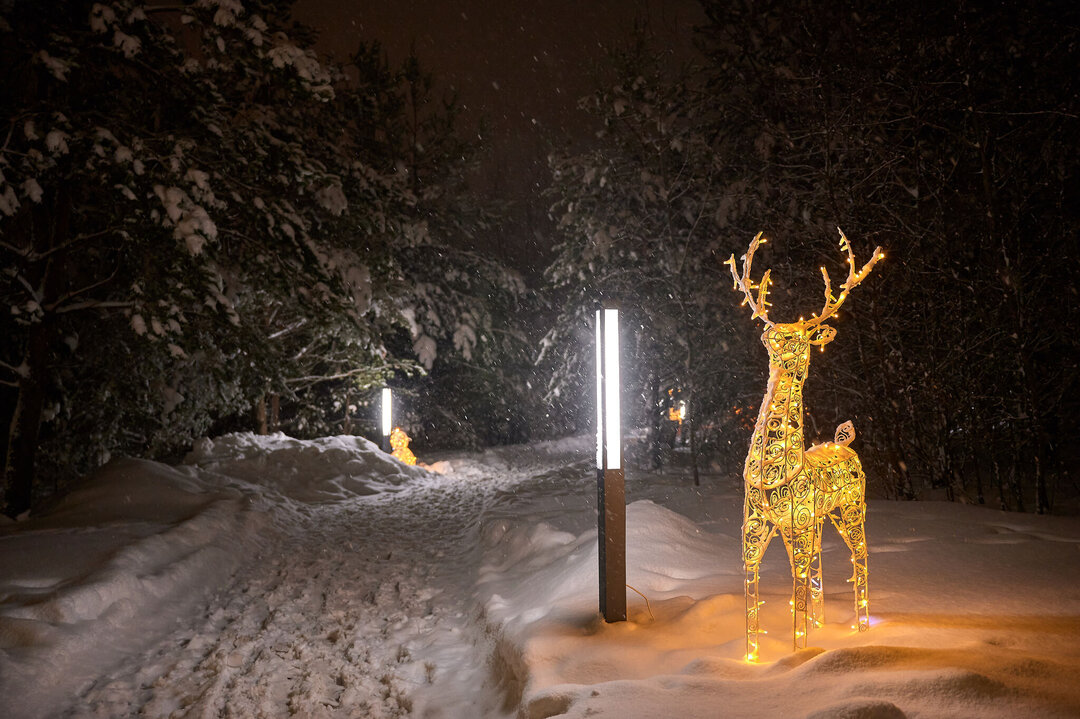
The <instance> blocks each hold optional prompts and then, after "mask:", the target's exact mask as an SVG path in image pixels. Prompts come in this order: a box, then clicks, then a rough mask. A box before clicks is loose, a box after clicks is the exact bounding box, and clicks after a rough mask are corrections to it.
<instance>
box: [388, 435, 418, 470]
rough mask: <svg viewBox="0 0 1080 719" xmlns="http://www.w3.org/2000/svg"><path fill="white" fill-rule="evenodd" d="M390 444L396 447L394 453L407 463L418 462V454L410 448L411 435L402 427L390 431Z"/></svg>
mask: <svg viewBox="0 0 1080 719" xmlns="http://www.w3.org/2000/svg"><path fill="white" fill-rule="evenodd" d="M390 446H391V447H392V448H393V449H394V452H393V455H394V457H396V458H397V459H398V460H400V461H401V462H404V463H405V464H416V455H415V454H413V453H412V450H410V449H409V435H407V434H405V430H403V429H401V427H394V430H393V431H392V432H391V433H390Z"/></svg>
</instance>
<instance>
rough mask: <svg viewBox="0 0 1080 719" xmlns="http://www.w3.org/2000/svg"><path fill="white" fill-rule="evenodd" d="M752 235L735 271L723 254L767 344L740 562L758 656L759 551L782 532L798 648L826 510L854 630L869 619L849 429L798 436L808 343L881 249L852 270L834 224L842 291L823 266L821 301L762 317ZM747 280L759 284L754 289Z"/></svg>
mask: <svg viewBox="0 0 1080 719" xmlns="http://www.w3.org/2000/svg"><path fill="white" fill-rule="evenodd" d="M761 241H762V240H761V235H758V236H757V237H755V238H754V241H753V242H752V243H751V245H750V249H749V250H748V251H747V253H746V255H744V258H743V261H744V265H743V267H744V270H743V274H742V276H741V277H740V276H739V274H738V273H737V272H736V270H735V258H734V256H732V258H731V259H730V260H728V264H730V265H731V271H732V275H733V276H734V278H735V282H736V287H737V288H740V289H742V290H743V292H744V293H745V295H746V298H747V304H749V305H750V306H751V308H752V309H753V310H754V317H755V318H761V319H762V320H763V321H764V322H765V324H766V328H765V331H764V332H763V333H762V335H761V341H762V343H763V344H764V345H765V348H766V350H767V351H768V353H769V384H768V387H767V389H766V391H765V397H764V398H763V399H762V402H761V408H760V410H759V412H758V419H757V423H756V424H755V427H754V434H753V436H752V438H751V440H750V451H749V453H748V454H747V456H746V463H745V464H744V467H743V480H744V484H745V490H746V494H745V501H744V504H743V565H744V568H745V570H746V585H745V589H746V658H747V659H748V660H750V661H756V660H757V656H758V633H759V632H760V624H759V609H760V607H761V605H762V602H761V600H760V594H759V590H758V577H759V569H760V565H761V559H762V556H763V555H764V554H765V550H766V549H767V548H768V546H769V543H770V541H771V540H772V539H773V537H774V536H776V535H777V534H779V535H780V537H781V539H782V540H783V542H784V546H785V547H786V548H787V552H788V559H789V561H790V563H791V575H792V584H793V587H792V600H791V606H792V634H793V644H794V647H795V649H800V648H803V647H805V646H806V637H807V633H808V631H809V629H810V628H811V626H821V624H822V623H823V622H824V594H823V591H822V580H821V534H822V530H823V529H824V523H825V519H826V518H828V519H829V521H830V522H831V523H832V524H833V525H834V526H835V527H836V529H837V531H838V532H839V533H840V536H841V537H842V538H843V539H844V542H845V543H846V544H847V546H848V548H849V549H850V551H851V562H852V565H853V569H854V572H853V575H852V578H851V580H850V581H852V582H853V583H854V585H855V616H856V621H857V626H858V629H859V631H865V630H867V629H869V626H870V622H869V601H868V585H867V567H866V557H867V550H866V539H865V532H864V526H863V524H864V517H865V514H866V502H865V490H866V476H865V475H864V474H863V471H862V464H861V463H860V462H859V457H858V455H857V454H856V453H855V451H854V450H852V449H851V448H850V447H848V446H847V444H848V443H849V442H850V441H851V440H852V439H853V438H854V431H853V430H852V428H851V425H850V423H845V424H843V425H841V426H840V427H839V428H837V434H836V438H835V439H836V441H835V442H825V443H822V444H817V445H814V446H813V447H810V448H809V449H806V448H805V440H804V436H803V415H804V408H803V392H802V390H803V384H804V382H805V381H806V377H807V374H808V372H809V366H810V349H811V347H812V346H818V347H824V345H825V344H826V343H828V342H830V341H831V340H832V339H833V337H834V336H835V335H836V331H835V330H834V329H833V328H832V327H830V326H828V325H825V324H823V322H824V320H825V319H827V318H828V317H831V316H833V315H834V314H835V312H836V310H837V309H838V308H839V306H840V304H842V303H843V301H844V299H846V297H847V293H848V291H850V290H851V289H852V288H853V287H855V285H857V284H858V283H859V282H861V281H862V279H863V278H864V277H865V276H866V275H867V274H869V272H870V270H871V269H872V267H873V265H874V263H875V262H877V260H879V259H880V258H881V254H880V252H881V250H880V248H878V249H877V250H875V253H874V258H873V259H871V261H870V262H868V263H867V264H866V265H865V266H864V267H863V269H862V270H861V271H859V272H856V271H855V265H854V257H853V256H852V254H851V250H850V245H848V244H847V238H846V237H844V236H843V233H841V247H843V248H845V249H846V250H847V252H848V262H849V265H850V267H849V275H848V280H847V282H845V283H844V285H843V286H842V292H841V293H840V296H839V297H838V298H837V297H833V295H832V291H831V283H830V281H829V277H828V273H827V272H826V271H825V269H824V268H822V274H823V276H824V277H825V297H826V301H825V309H824V310H823V311H822V313H821V314H820V315H815V316H814V317H812V318H811V319H810V320H800V321H799V322H794V323H790V324H779V323H774V322H772V321H770V320H769V318H768V307H769V303H768V300H767V296H768V285H769V272H766V273H765V275H764V276H763V278H762V280H761V282H760V283H754V282H753V281H752V280H751V279H750V277H749V275H750V266H751V263H752V261H753V255H754V252H755V251H756V249H757V247H758V245H759V244H760V242H761ZM753 290H758V293H757V296H756V297H755V295H754V293H753Z"/></svg>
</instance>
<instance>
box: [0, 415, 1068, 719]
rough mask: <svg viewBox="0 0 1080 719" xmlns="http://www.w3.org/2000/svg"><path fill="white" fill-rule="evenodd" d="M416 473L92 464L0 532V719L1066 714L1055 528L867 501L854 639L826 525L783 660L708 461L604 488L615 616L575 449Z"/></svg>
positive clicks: (979, 512)
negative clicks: (616, 511)
mask: <svg viewBox="0 0 1080 719" xmlns="http://www.w3.org/2000/svg"><path fill="white" fill-rule="evenodd" d="M422 459H424V458H422ZM427 459H431V458H427ZM440 459H441V460H442V461H440V462H439V463H438V464H437V467H438V469H439V471H438V472H432V471H428V470H427V469H424V468H423V467H407V466H405V465H402V464H401V463H399V462H397V461H396V460H393V459H392V458H390V457H388V456H387V455H385V454H383V453H382V452H380V451H379V450H378V449H377V448H376V447H375V446H374V445H372V444H371V443H370V442H367V441H366V440H363V439H359V438H355V437H329V438H323V439H319V440H313V441H301V440H296V439H292V438H289V437H286V436H284V435H280V434H279V435H272V436H269V437H257V436H254V435H250V434H237V435H229V436H226V437H222V438H218V439H215V440H200V441H199V442H198V443H196V445H195V447H194V448H193V449H192V452H191V453H190V454H189V455H188V457H187V458H186V460H185V462H184V463H182V464H180V465H178V466H175V467H170V466H166V465H163V464H159V463H155V462H148V461H141V460H122V461H118V462H114V463H112V464H110V465H109V466H107V467H106V468H104V469H103V470H102V471H101V472H99V473H98V474H97V475H95V476H94V477H92V478H90V479H88V480H87V481H85V482H83V483H81V484H80V485H79V486H78V487H77V488H76V489H75V490H74V491H72V492H71V493H69V494H68V495H67V496H66V497H64V499H63V500H61V501H59V502H57V503H55V504H54V505H53V506H51V507H49V508H48V509H47V510H45V511H43V512H42V513H41V514H40V515H39V516H35V517H34V518H32V519H30V520H28V521H25V522H21V523H18V524H9V525H5V526H3V527H0V697H2V698H0V702H2V704H0V710H2V713H3V714H4V715H5V716H9V717H16V718H19V719H21V718H33V717H45V716H54V715H58V714H63V715H65V716H71V717H102V716H127V715H141V716H146V717H186V716H191V717H195V716H243V717H280V716H292V715H296V716H311V717H324V716H325V717H334V716H342V717H357V716H363V717H399V716H420V717H432V718H434V717H442V718H444V719H456V718H461V719H466V718H475V717H511V716H521V717H530V718H537V717H554V716H561V717H584V716H590V717H604V716H607V717H620V719H622V718H625V717H654V716H674V715H677V716H680V717H715V716H718V715H723V716H730V717H769V716H791V717H807V718H808V719H824V718H826V717H830V718H834V719H835V718H860V719H899V718H900V717H942V716H949V717H980V718H984V717H989V718H991V719H994V718H1001V719H1004V718H1005V717H1019V716H1040V717H1074V716H1080V686H1078V685H1077V683H1076V682H1075V676H1076V675H1077V672H1078V671H1080V648H1078V646H1077V643H1078V639H1080V592H1078V591H1077V590H1078V587H1080V520H1078V519H1077V518H1072V517H1036V516H1030V515H1016V514H1007V513H1002V512H997V511H992V510H988V509H984V508H977V507H968V506H962V505H956V504H945V503H893V502H871V504H870V510H869V513H868V530H867V532H868V537H869V543H870V550H871V558H870V601H871V611H872V623H873V626H872V628H871V630H870V631H869V632H867V633H863V634H859V633H857V632H853V631H852V630H851V620H852V617H853V607H852V596H851V591H850V586H849V585H848V584H847V583H846V582H845V580H846V579H847V577H848V575H849V574H850V564H849V563H848V558H847V553H846V549H845V548H844V547H843V545H842V543H841V542H840V540H839V537H837V536H836V535H835V534H832V533H829V534H827V535H826V542H825V545H824V569H825V590H826V597H827V601H826V620H827V621H826V625H825V626H824V628H822V629H821V630H818V631H815V632H813V633H812V634H811V637H810V641H811V648H808V649H806V650H803V651H800V652H797V653H792V652H791V639H790V632H791V620H790V613H789V611H788V606H787V602H788V599H789V597H790V581H791V580H790V577H789V575H788V568H787V562H786V557H785V556H784V552H783V548H782V545H777V546H775V547H773V548H772V549H771V550H770V551H769V553H768V554H767V555H766V557H765V561H764V565H763V573H762V591H763V596H764V599H765V600H766V605H765V607H764V608H763V615H762V622H763V627H764V628H765V629H766V630H768V631H769V634H768V635H766V636H765V637H764V638H763V639H764V641H763V643H762V647H761V656H762V659H763V660H764V661H762V662H761V663H760V664H748V663H746V662H744V661H742V656H743V652H744V634H743V615H744V606H743V593H742V582H743V576H742V569H741V565H740V560H739V557H740V545H739V536H740V534H739V524H740V522H741V506H742V505H741V484H740V483H739V482H740V478H739V477H738V475H737V474H735V475H732V476H730V477H720V476H713V477H707V478H706V481H705V484H704V486H703V487H700V488H695V487H692V486H690V483H689V481H688V480H687V478H686V477H683V476H681V475H679V474H668V475H653V474H644V473H635V472H633V471H631V472H630V473H629V474H628V480H627V493H628V497H629V498H630V504H629V506H628V510H627V515H628V516H627V543H628V546H627V559H628V572H627V581H628V584H629V585H630V587H631V588H629V589H628V600H629V612H630V617H629V621H627V622H623V623H618V624H605V623H604V622H603V621H602V620H601V619H600V618H599V616H598V614H597V609H596V603H597V600H596V593H597V590H596V572H597V569H596V567H597V556H596V529H595V501H596V498H595V485H594V482H595V475H594V473H593V470H592V469H591V465H590V448H589V438H580V439H573V440H566V441H561V442H555V443H542V444H538V445H531V446H527V447H514V448H503V449H499V450H490V451H487V452H484V453H479V454H464V453H458V454H455V455H447V456H443V457H441V458H440Z"/></svg>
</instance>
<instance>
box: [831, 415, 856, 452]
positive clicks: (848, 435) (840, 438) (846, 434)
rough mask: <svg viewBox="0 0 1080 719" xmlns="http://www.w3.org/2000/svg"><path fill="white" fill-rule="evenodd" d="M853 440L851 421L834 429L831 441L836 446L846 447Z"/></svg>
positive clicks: (853, 430)
mask: <svg viewBox="0 0 1080 719" xmlns="http://www.w3.org/2000/svg"><path fill="white" fill-rule="evenodd" d="M853 439H855V425H853V424H852V423H851V420H848V421H847V422H844V423H843V424H842V425H840V426H839V427H837V428H836V436H835V438H834V440H833V441H834V442H835V443H836V444H838V445H840V446H841V447H846V446H848V445H849V444H851V440H853Z"/></svg>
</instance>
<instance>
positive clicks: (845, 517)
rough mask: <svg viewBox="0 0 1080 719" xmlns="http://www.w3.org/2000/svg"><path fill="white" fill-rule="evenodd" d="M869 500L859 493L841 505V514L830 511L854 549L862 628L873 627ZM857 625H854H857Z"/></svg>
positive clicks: (857, 608) (857, 606) (857, 615)
mask: <svg viewBox="0 0 1080 719" xmlns="http://www.w3.org/2000/svg"><path fill="white" fill-rule="evenodd" d="M865 518H866V503H865V502H864V501H863V499H862V497H856V498H853V499H852V500H850V501H848V502H845V503H844V504H843V505H841V506H840V516H839V517H837V516H835V515H833V514H830V515H829V519H830V520H832V523H833V526H835V527H836V531H838V532H840V536H841V537H843V538H844V543H845V544H847V546H848V549H850V550H851V565H852V569H853V571H852V574H851V579H849V580H848V581H849V582H852V583H853V584H854V585H855V621H856V627H857V628H858V630H859V631H860V632H865V631H866V630H867V629H869V628H870V596H869V584H868V580H869V574H868V571H867V567H866V531H865ZM856 627H852V628H853V629H855V628H856Z"/></svg>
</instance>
